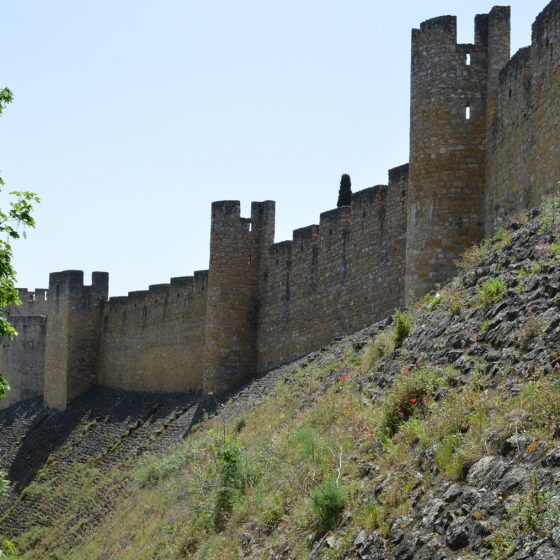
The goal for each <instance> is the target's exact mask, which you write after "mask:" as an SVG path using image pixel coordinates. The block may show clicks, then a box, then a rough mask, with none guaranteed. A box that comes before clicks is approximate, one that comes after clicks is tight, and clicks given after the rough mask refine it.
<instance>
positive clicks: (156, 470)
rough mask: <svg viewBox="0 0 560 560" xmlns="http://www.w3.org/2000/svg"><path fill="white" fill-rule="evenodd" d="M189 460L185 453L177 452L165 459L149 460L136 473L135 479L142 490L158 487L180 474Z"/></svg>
mask: <svg viewBox="0 0 560 560" xmlns="http://www.w3.org/2000/svg"><path fill="white" fill-rule="evenodd" d="M186 460H187V457H186V454H185V453H184V452H177V453H173V454H172V455H169V456H168V457H165V458H164V459H160V460H157V459H151V460H148V462H146V463H145V464H144V465H143V466H142V467H140V468H139V469H138V470H137V471H136V472H135V473H134V479H135V480H136V482H137V484H138V485H139V486H140V488H147V487H149V486H156V485H157V484H158V483H159V482H160V481H161V480H163V479H165V478H168V477H169V476H171V475H172V474H174V473H176V472H179V470H180V469H181V468H182V467H183V466H184V465H185V462H186Z"/></svg>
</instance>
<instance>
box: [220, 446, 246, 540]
mask: <svg viewBox="0 0 560 560" xmlns="http://www.w3.org/2000/svg"><path fill="white" fill-rule="evenodd" d="M242 453H243V447H242V446H241V444H240V443H239V442H237V441H235V440H234V439H233V438H232V437H231V436H227V437H226V440H225V442H224V444H223V445H222V446H221V447H220V448H219V449H218V452H217V461H216V463H217V467H218V476H219V484H220V487H219V489H218V492H217V494H216V503H215V506H214V527H215V529H216V530H218V531H221V530H223V528H224V526H225V522H226V520H227V518H228V516H229V514H230V513H231V511H232V509H233V502H234V500H235V498H236V496H238V495H239V493H240V492H241V491H242V490H244V488H245V485H246V484H245V482H246V481H245V477H244V476H243V468H242Z"/></svg>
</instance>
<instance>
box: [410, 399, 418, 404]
mask: <svg viewBox="0 0 560 560" xmlns="http://www.w3.org/2000/svg"><path fill="white" fill-rule="evenodd" d="M408 402H409V403H410V404H416V402H417V401H416V399H408Z"/></svg>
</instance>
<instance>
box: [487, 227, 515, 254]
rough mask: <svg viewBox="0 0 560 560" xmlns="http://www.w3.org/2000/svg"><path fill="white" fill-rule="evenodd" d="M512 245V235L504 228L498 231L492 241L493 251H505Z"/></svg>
mask: <svg viewBox="0 0 560 560" xmlns="http://www.w3.org/2000/svg"><path fill="white" fill-rule="evenodd" d="M510 243H511V235H510V234H509V233H508V232H507V231H506V230H505V229H502V228H499V229H497V230H496V233H495V234H494V237H493V238H492V239H491V241H490V248H491V249H492V251H503V250H504V249H505V248H506V247H507V246H508V245H509V244H510Z"/></svg>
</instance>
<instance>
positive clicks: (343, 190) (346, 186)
mask: <svg viewBox="0 0 560 560" xmlns="http://www.w3.org/2000/svg"><path fill="white" fill-rule="evenodd" d="M351 203H352V183H351V181H350V175H348V174H347V173H345V174H344V175H343V176H342V177H341V178H340V189H339V190H338V202H337V203H336V206H337V207H338V208H340V207H341V206H350V204H351Z"/></svg>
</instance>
